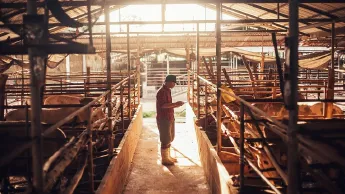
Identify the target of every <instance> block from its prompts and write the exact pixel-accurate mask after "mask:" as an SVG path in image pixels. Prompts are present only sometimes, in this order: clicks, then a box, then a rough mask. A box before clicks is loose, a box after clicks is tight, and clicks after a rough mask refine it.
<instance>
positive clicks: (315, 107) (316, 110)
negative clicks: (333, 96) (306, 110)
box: [310, 102, 343, 115]
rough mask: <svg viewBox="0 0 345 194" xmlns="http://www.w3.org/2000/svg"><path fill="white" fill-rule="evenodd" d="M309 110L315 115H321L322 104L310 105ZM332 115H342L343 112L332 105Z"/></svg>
mask: <svg viewBox="0 0 345 194" xmlns="http://www.w3.org/2000/svg"><path fill="white" fill-rule="evenodd" d="M310 109H311V111H312V112H313V113H314V114H315V115H323V103H322V102H318V103H316V104H314V105H312V106H311V107H310ZM332 113H333V114H343V110H341V108H339V106H337V105H335V104H333V109H332Z"/></svg>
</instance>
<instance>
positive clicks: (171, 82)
mask: <svg viewBox="0 0 345 194" xmlns="http://www.w3.org/2000/svg"><path fill="white" fill-rule="evenodd" d="M175 84H176V76H174V75H168V76H166V78H165V85H166V86H167V87H168V88H173V87H175Z"/></svg>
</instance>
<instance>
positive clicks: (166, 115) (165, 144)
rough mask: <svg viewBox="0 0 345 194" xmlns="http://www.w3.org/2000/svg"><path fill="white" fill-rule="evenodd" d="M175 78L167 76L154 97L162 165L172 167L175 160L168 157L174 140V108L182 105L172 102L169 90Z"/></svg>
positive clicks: (173, 85) (174, 82)
mask: <svg viewBox="0 0 345 194" xmlns="http://www.w3.org/2000/svg"><path fill="white" fill-rule="evenodd" d="M175 84H176V76H174V75H168V76H167V77H166V78H165V82H164V84H163V86H162V87H161V88H159V90H158V92H157V96H156V100H157V101H156V110H157V118H156V119H157V126H158V130H159V138H160V141H161V155H162V164H163V165H173V164H174V162H176V161H177V160H176V159H175V158H172V157H171V156H170V146H171V142H172V141H173V140H174V138H175V117H174V108H177V107H180V106H182V105H183V104H184V102H182V101H178V102H174V103H173V102H172V98H171V88H173V87H175Z"/></svg>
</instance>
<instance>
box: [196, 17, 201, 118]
mask: <svg viewBox="0 0 345 194" xmlns="http://www.w3.org/2000/svg"><path fill="white" fill-rule="evenodd" d="M199 43H200V42H199V23H197V26H196V68H197V69H196V73H197V74H198V76H197V77H196V85H197V88H196V90H197V99H196V100H197V104H198V105H197V106H198V110H197V116H198V119H200V79H199V75H200V44H199Z"/></svg>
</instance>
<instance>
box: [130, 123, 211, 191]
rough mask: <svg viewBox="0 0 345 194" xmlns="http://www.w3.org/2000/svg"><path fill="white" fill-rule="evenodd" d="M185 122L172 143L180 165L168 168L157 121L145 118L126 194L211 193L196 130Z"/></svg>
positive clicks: (181, 124) (179, 127) (179, 124)
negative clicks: (161, 156)
mask: <svg viewBox="0 0 345 194" xmlns="http://www.w3.org/2000/svg"><path fill="white" fill-rule="evenodd" d="M184 122H185V119H176V125H175V129H176V136H175V140H174V142H173V143H172V150H173V155H174V157H176V158H177V159H178V163H176V164H175V165H174V166H168V167H167V166H163V165H161V160H160V143H159V136H158V129H157V125H156V122H155V119H153V118H147V119H144V126H143V132H142V134H141V137H140V140H139V143H138V146H137V148H136V151H135V154H134V158H133V162H132V165H131V172H130V174H129V176H128V179H127V183H126V187H125V190H124V192H123V193H124V194H134V193H135V194H137V193H147V194H162V193H169V194H170V193H171V194H179V193H181V194H185V193H188V194H192V193H195V194H203V193H211V192H210V190H209V187H208V184H207V182H206V179H205V176H204V171H203V168H202V167H201V163H200V160H199V155H198V150H197V149H198V148H197V141H196V137H195V134H194V131H193V129H192V128H191V127H187V125H186V123H184Z"/></svg>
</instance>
